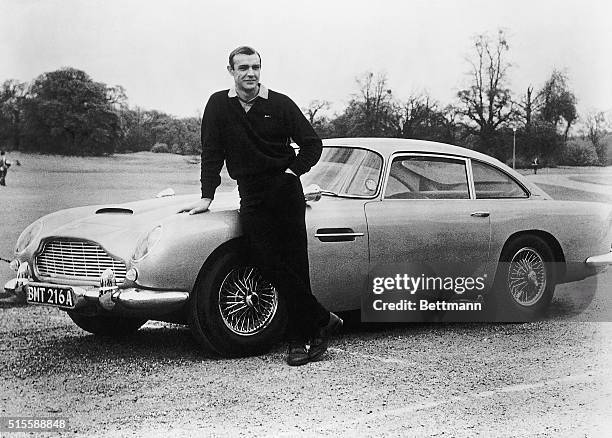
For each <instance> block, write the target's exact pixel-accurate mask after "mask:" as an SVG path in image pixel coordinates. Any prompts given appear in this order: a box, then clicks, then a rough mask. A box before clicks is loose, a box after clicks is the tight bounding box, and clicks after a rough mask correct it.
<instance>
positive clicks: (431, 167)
mask: <svg viewBox="0 0 612 438" xmlns="http://www.w3.org/2000/svg"><path fill="white" fill-rule="evenodd" d="M469 197H470V194H469V191H468V180H467V172H466V167H465V161H463V160H455V159H452V158H444V157H398V158H396V159H394V160H393V163H392V164H391V170H390V173H389V180H388V182H387V187H386V189H385V198H387V199H469Z"/></svg>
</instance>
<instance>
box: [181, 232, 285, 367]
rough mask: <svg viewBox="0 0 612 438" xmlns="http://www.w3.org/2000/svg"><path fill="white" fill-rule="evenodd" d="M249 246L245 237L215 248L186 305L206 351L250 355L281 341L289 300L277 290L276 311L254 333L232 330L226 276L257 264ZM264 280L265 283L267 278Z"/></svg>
mask: <svg viewBox="0 0 612 438" xmlns="http://www.w3.org/2000/svg"><path fill="white" fill-rule="evenodd" d="M245 248H246V246H245V245H244V241H243V240H242V239H234V240H232V241H229V242H227V243H226V244H224V245H222V246H220V247H219V248H217V249H216V250H215V251H213V253H212V254H211V255H210V256H209V258H208V259H207V260H206V262H205V263H204V265H203V266H202V269H201V270H200V273H199V274H198V278H197V281H196V284H195V286H194V288H193V290H192V293H191V295H190V299H189V301H188V303H187V307H186V311H187V315H188V316H187V320H188V321H189V325H190V327H191V331H192V333H193V335H194V337H195V339H196V340H197V341H198V342H199V343H200V345H202V346H203V347H204V348H205V349H206V350H208V351H212V352H214V353H216V354H219V355H221V356H228V357H237V356H249V355H252V354H259V353H261V352H263V351H266V350H267V349H269V348H270V346H271V345H273V344H274V343H275V342H277V341H278V340H280V338H281V336H282V334H283V333H284V330H285V326H286V324H287V309H286V303H285V299H284V297H283V296H281V295H279V294H277V293H276V294H275V298H276V299H277V301H276V303H275V306H274V311H273V313H270V314H269V315H270V316H269V318H270V319H267V320H266V322H265V325H263V326H262V328H256V331H254V332H252V333H244V334H241V333H240V332H237V331H235V332H232V329H231V328H230V326H231V325H228V323H227V320H224V316H223V311H222V310H221V308H222V305H221V304H220V301H219V299H220V296H221V293H220V291H221V288H223V289H224V290H226V289H225V288H224V287H223V284H224V282H225V279H227V278H228V277H227V276H228V275H229V272H235V271H236V270H240V269H241V268H242V267H249V266H254V264H253V263H252V262H251V261H250V260H249V259H248V253H247V251H246V250H245ZM256 276H257V275H256ZM259 278H260V280H261V279H262V278H261V277H259ZM263 281H264V282H265V279H263ZM257 283H258V282H257V281H256V284H257ZM243 284H244V283H243ZM267 284H268V286H270V285H269V283H267ZM246 290H248V291H258V290H260V289H258V287H257V286H254V289H251V288H250V287H249V288H248V289H246ZM255 307H257V305H255Z"/></svg>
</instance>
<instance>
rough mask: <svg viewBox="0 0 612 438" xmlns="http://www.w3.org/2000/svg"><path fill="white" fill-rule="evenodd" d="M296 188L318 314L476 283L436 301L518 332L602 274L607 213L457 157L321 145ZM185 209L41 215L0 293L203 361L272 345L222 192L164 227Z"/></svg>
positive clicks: (274, 312)
mask: <svg viewBox="0 0 612 438" xmlns="http://www.w3.org/2000/svg"><path fill="white" fill-rule="evenodd" d="M301 182H302V185H303V187H304V195H305V202H306V203H307V209H306V223H307V229H308V245H309V255H310V268H311V279H312V290H313V293H314V294H315V295H316V296H317V297H318V299H319V300H320V301H321V302H322V304H324V305H325V306H326V307H327V308H329V309H330V310H333V311H348V310H356V309H360V308H361V309H362V312H363V311H364V309H363V306H364V305H366V304H364V303H369V301H368V299H369V298H368V297H372V296H373V295H372V292H373V290H374V289H373V287H372V286H373V284H374V283H373V281H374V279H375V278H374V277H376V274H375V273H376V272H381V271H380V269H383V270H385V268H386V267H392V268H389V269H390V270H389V269H387V272H390V271H393V272H395V273H396V274H397V275H396V279H398V280H399V279H400V277H398V276H400V275H401V274H403V275H404V276H405V275H406V273H405V272H403V273H402V272H401V269H404V268H403V267H406V269H408V267H409V266H415V264H416V265H418V266H427V268H428V269H429V270H428V271H427V275H431V274H432V273H435V275H436V277H439V278H459V276H460V277H461V278H467V277H470V278H475V279H477V280H478V279H480V280H481V283H480V285H481V286H483V287H481V288H476V289H477V290H475V291H472V292H465V288H463V289H464V290H463V291H461V292H457V291H455V292H456V293H451V294H450V295H447V296H446V297H445V299H446V300H447V301H453V300H456V301H461V302H466V301H469V302H484V303H486V304H487V305H488V306H489V308H490V309H495V312H494V313H495V314H496V315H498V316H500V315H501V316H502V317H503V316H504V315H512V318H518V319H530V318H533V317H537V316H538V315H541V314H542V313H543V312H544V311H545V310H546V308H547V307H548V306H549V303H550V302H551V299H552V297H553V293H554V289H555V286H556V285H557V284H560V283H565V282H571V281H576V280H580V279H583V278H585V277H587V276H590V275H595V274H597V273H598V272H600V271H601V270H602V269H605V267H607V265H609V264H612V252H611V251H612V207H611V206H609V205H607V204H600V203H588V202H569V201H555V200H553V199H551V197H550V196H548V195H547V194H546V193H545V192H544V191H543V190H541V189H540V188H538V187H537V186H536V185H534V184H532V183H531V182H530V181H528V180H527V179H525V178H524V177H523V176H522V175H520V174H519V173H517V172H515V171H514V170H512V169H511V168H509V167H508V166H506V165H504V164H502V163H501V162H499V161H498V160H496V159H494V158H491V157H489V156H487V155H484V154H481V153H478V152H475V151H472V150H468V149H464V148H460V147H457V146H451V145H447V144H442V143H435V142H427V141H420V140H406V139H377V138H345V139H328V140H324V148H323V153H322V156H321V159H320V161H319V162H318V163H317V165H316V166H314V167H313V168H312V170H311V171H310V172H308V173H307V174H305V175H303V176H302V177H301ZM272 192H273V190H271V193H272ZM198 197H199V195H198V194H194V195H181V196H176V195H175V194H174V192H173V191H172V190H171V189H168V190H165V191H163V192H161V193H159V194H158V196H157V197H154V198H152V199H147V200H141V201H135V202H129V203H125V204H118V205H93V206H83V207H77V208H70V209H66V210H61V211H58V212H55V213H52V214H49V215H46V216H44V217H42V218H40V219H39V220H37V221H35V222H34V223H32V224H30V225H29V226H28V227H27V228H26V229H25V230H24V231H23V232H22V233H21V235H20V237H19V239H18V241H17V244H16V246H15V259H14V260H13V262H12V263H11V266H12V268H13V269H14V270H15V271H16V276H15V278H14V279H12V280H10V281H9V282H8V283H7V284H6V285H5V290H6V291H8V292H12V293H19V292H21V293H23V294H25V296H26V298H27V302H28V303H29V304H31V305H47V306H55V307H57V308H59V309H62V310H65V311H66V312H67V314H68V315H69V316H70V318H71V319H72V320H73V321H74V322H75V323H76V324H77V325H78V326H79V327H81V328H82V329H84V330H86V331H88V332H91V333H94V334H97V335H107V336H122V335H126V334H128V333H131V332H134V331H136V330H138V328H139V327H141V326H142V325H143V324H144V323H145V322H146V321H147V320H160V321H169V322H175V323H184V324H189V325H190V327H191V330H192V332H193V334H194V336H195V338H196V339H197V340H198V341H199V342H200V344H201V345H202V346H203V347H205V348H207V349H209V350H212V351H214V352H216V353H218V354H222V355H229V356H232V355H244V354H252V353H255V352H259V351H262V350H265V349H266V348H268V347H269V346H270V345H272V344H273V343H274V342H276V341H277V340H278V339H280V337H281V336H282V334H283V330H284V327H285V325H286V322H287V312H286V305H285V299H284V297H283V296H282V295H279V294H278V293H277V291H276V289H275V288H274V285H273V284H271V283H270V282H269V281H267V280H266V279H265V278H263V277H262V275H261V274H260V273H259V270H258V268H257V260H252V259H251V258H249V256H248V251H247V249H246V246H247V245H246V243H245V242H244V239H243V237H242V232H241V228H240V222H239V198H238V194H237V192H236V191H234V192H227V193H218V194H217V196H216V197H215V199H214V201H213V203H212V205H211V208H210V210H209V211H208V212H206V213H203V214H198V215H188V214H185V213H178V211H179V210H180V208H181V207H183V206H185V205H187V204H189V203H190V202H193V201H195V200H196V199H197V198H198ZM394 270H395V271H394ZM412 274H414V272H412ZM419 275H421V276H423V278H424V275H425V273H423V272H420V273H419ZM376 278H379V277H376ZM389 278H393V277H388V278H386V279H384V280H385V281H387V280H388V279H389ZM380 284H383V283H380ZM384 284H386V285H387V286H393V285H394V284H395V283H393V280H392V281H391V282H389V283H388V284H387V283H384ZM456 285H457V283H455V286H456ZM396 286H397V285H396ZM387 289H388V288H387ZM396 289H397V288H396ZM395 292H396V293H397V290H396V291H395ZM377 293H379V292H377V291H375V294H377ZM364 297H365V298H364ZM379 304H380V303H379ZM367 305H369V304H367ZM379 307H380V305H379ZM388 309H389V308H388V307H387V310H388ZM371 310H372V309H371V308H370V309H368V311H369V312H370V314H371ZM366 313H367V312H366ZM362 315H363V313H362Z"/></svg>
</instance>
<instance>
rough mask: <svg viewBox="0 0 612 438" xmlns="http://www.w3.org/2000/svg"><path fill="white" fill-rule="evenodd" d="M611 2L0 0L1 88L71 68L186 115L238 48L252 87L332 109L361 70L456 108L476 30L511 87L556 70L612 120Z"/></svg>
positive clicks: (220, 80)
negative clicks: (504, 43)
mask: <svg viewBox="0 0 612 438" xmlns="http://www.w3.org/2000/svg"><path fill="white" fill-rule="evenodd" d="M611 17H612V3H610V2H607V1H605V0H601V1H594V0H586V1H585V0H583V1H580V2H578V1H577V0H576V1H569V0H557V1H550V0H513V1H504V2H502V1H496V0H457V1H452V0H428V1H426V0H405V1H401V0H397V1H395V0H388V1H386V0H379V1H363V0H353V1H345V0H308V1H281V0H269V1H267V0H260V1H254V2H227V1H201V0H199V1H198V0H178V1H177V0H173V1H158V0H148V1H145V0H142V1H140V0H139V1H136V0H0V82H2V81H4V80H6V79H18V80H21V81H31V80H33V79H34V78H35V77H37V76H38V75H40V74H41V73H43V72H48V71H53V70H56V69H58V68H61V67H65V66H70V67H74V68H78V69H81V70H84V71H85V72H87V73H88V74H89V75H90V76H91V77H92V79H94V80H95V81H100V82H104V83H106V84H108V85H122V86H123V87H124V88H125V89H126V92H127V96H128V102H129V104H130V106H136V105H138V106H140V107H143V108H145V109H157V110H160V111H164V112H167V113H170V114H173V115H176V116H180V117H184V116H196V115H198V114H199V113H201V111H202V110H203V108H204V106H205V104H206V101H207V99H208V96H209V95H210V94H212V93H213V92H215V91H217V90H220V89H224V88H229V87H230V86H231V85H232V78H231V77H230V76H229V74H228V73H227V71H226V69H225V67H226V65H227V56H228V54H229V52H230V51H231V50H232V49H234V48H235V47H237V46H239V45H250V46H253V47H254V48H256V49H257V50H258V51H259V52H260V53H261V56H262V76H261V81H262V83H264V84H266V85H267V86H268V87H269V88H271V89H273V90H276V91H280V92H283V93H285V94H287V95H289V96H290V97H292V98H293V100H294V101H295V102H296V103H297V104H298V105H300V106H302V107H304V106H306V105H307V104H308V103H309V102H310V101H312V100H315V99H319V100H327V101H330V102H331V103H332V108H331V109H330V110H329V111H330V114H331V113H333V112H335V111H339V110H341V109H342V108H344V106H345V105H346V104H347V102H348V101H349V99H350V97H351V94H352V93H356V92H357V90H358V88H357V84H356V81H355V79H356V78H357V77H360V76H363V75H364V74H365V72H367V71H372V72H374V73H384V74H386V76H387V79H388V86H389V88H390V89H391V90H392V91H393V95H394V96H395V97H396V98H398V99H406V98H407V97H408V96H410V95H411V94H416V93H421V92H427V93H429V94H430V95H431V96H432V97H433V98H435V99H436V100H438V101H440V103H442V105H446V104H449V103H455V102H456V100H455V96H456V93H457V91H458V90H459V89H460V88H461V87H463V86H465V85H466V84H467V83H468V82H467V81H468V76H467V74H466V73H467V72H468V71H469V64H468V62H467V60H466V59H467V58H469V57H470V56H472V55H473V54H474V50H473V47H472V43H473V38H474V36H475V35H477V34H482V33H489V34H490V35H492V36H495V34H496V32H497V30H498V29H503V30H504V31H505V32H506V34H507V37H508V41H509V44H510V51H509V52H508V55H507V58H508V61H509V62H511V63H512V67H511V69H510V70H509V75H508V79H509V84H510V87H511V89H512V90H513V91H514V92H515V93H517V94H519V93H521V94H522V93H524V91H525V90H526V88H527V86H529V85H533V86H535V87H536V88H539V87H541V86H542V85H543V84H544V82H545V81H546V79H547V78H548V77H549V76H550V74H551V72H552V71H553V69H560V70H563V71H565V72H566V73H567V75H568V77H569V85H570V88H571V89H572V90H573V91H574V93H575V95H576V97H577V99H578V110H579V112H580V113H581V114H584V113H586V112H589V111H594V110H598V111H600V110H601V111H608V114H609V115H611V116H612V56H611V54H612V25H610V21H611Z"/></svg>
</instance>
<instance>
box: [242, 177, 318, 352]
mask: <svg viewBox="0 0 612 438" xmlns="http://www.w3.org/2000/svg"><path fill="white" fill-rule="evenodd" d="M238 188H239V191H240V221H241V226H242V230H243V232H244V234H245V236H246V237H247V238H248V242H249V250H250V256H251V260H252V261H253V262H254V263H255V265H256V266H258V267H259V269H260V270H261V272H262V275H263V276H264V277H265V278H266V279H268V280H269V281H270V282H271V283H272V285H273V286H274V287H275V288H276V290H277V291H278V293H279V294H280V295H282V296H283V297H284V298H285V300H286V302H287V308H288V309H287V310H288V313H289V326H288V337H289V338H290V339H297V340H307V339H308V338H310V337H311V336H313V335H314V334H315V332H316V330H317V329H318V328H319V327H321V326H322V325H325V324H326V323H327V322H328V320H329V312H328V311H327V310H326V309H325V308H324V307H323V306H322V305H321V304H320V303H319V302H318V301H317V299H316V298H315V296H314V295H313V294H312V291H311V289H310V274H309V266H308V246H307V236H306V223H305V212H306V204H305V202H304V192H303V191H302V184H301V183H300V180H299V178H297V177H296V176H295V175H291V174H288V173H277V174H273V175H265V176H258V177H255V178H248V179H241V180H239V181H238Z"/></svg>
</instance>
